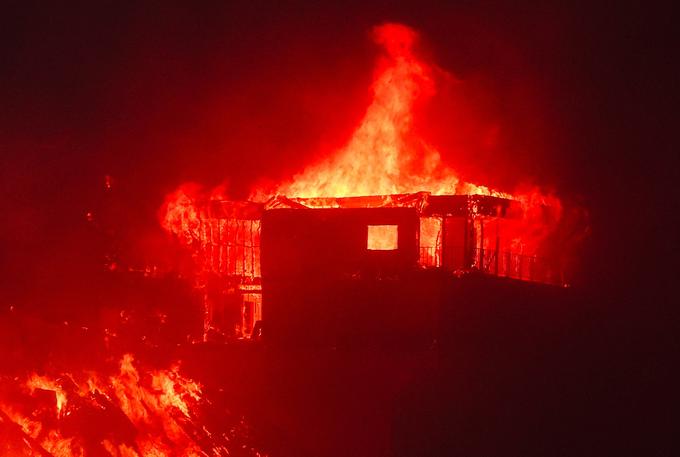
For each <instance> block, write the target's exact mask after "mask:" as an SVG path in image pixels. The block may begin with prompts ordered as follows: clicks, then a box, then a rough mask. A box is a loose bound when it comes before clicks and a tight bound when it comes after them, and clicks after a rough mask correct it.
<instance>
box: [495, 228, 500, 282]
mask: <svg viewBox="0 0 680 457" xmlns="http://www.w3.org/2000/svg"><path fill="white" fill-rule="evenodd" d="M500 255H501V239H500V236H499V235H498V219H496V262H495V263H496V265H495V270H496V276H498V262H499V260H500V259H499V257H500Z"/></svg>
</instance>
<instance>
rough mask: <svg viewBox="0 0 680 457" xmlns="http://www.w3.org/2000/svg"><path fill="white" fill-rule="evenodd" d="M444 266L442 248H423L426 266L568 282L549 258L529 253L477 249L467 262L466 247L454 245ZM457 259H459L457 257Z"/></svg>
mask: <svg viewBox="0 0 680 457" xmlns="http://www.w3.org/2000/svg"><path fill="white" fill-rule="evenodd" d="M449 254H450V255H447V257H446V258H447V260H446V261H445V262H444V263H443V265H442V257H441V256H442V254H441V250H440V249H438V248H435V247H431V246H421V247H420V258H419V264H420V265H421V266H423V267H430V268H432V267H434V268H437V267H442V266H443V268H445V269H449V270H463V271H465V270H472V271H481V272H482V273H485V274H490V275H494V276H501V277H507V278H514V279H520V280H522V281H533V282H541V283H547V284H560V285H561V284H564V278H563V275H562V273H561V270H560V268H559V266H558V265H557V264H556V263H555V262H553V261H550V260H549V259H546V258H543V257H538V256H527V255H521V254H515V253H512V252H508V251H506V252H501V253H500V255H499V254H498V252H497V251H496V250H495V249H480V248H475V249H472V250H471V251H470V252H469V255H470V258H469V259H468V260H467V261H466V260H465V256H464V254H463V248H462V247H455V246H454V247H451V248H450V251H449ZM454 259H457V260H454Z"/></svg>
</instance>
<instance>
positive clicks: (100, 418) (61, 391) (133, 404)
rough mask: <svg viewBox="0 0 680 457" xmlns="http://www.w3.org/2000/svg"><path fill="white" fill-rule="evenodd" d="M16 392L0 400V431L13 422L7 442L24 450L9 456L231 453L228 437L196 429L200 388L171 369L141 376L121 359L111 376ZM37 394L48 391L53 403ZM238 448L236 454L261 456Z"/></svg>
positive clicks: (50, 381) (27, 385)
mask: <svg viewBox="0 0 680 457" xmlns="http://www.w3.org/2000/svg"><path fill="white" fill-rule="evenodd" d="M22 387H23V389H24V392H25V393H27V394H28V397H24V396H22V397H21V398H17V397H16V395H14V396H10V398H8V399H5V398H0V425H7V426H8V427H9V426H11V425H12V424H13V426H14V428H15V429H14V431H13V436H14V437H15V441H17V442H20V443H22V446H24V448H25V449H24V451H23V452H21V453H18V454H17V455H26V456H29V455H52V456H54V457H74V456H85V455H92V454H96V455H111V456H115V457H145V456H157V457H166V456H168V457H169V456H175V455H182V456H196V457H198V456H201V457H205V456H210V455H215V456H221V455H231V454H230V452H233V450H232V451H230V450H229V449H228V448H227V442H228V441H229V439H230V437H228V436H227V435H226V434H222V435H219V434H211V433H210V432H209V431H208V430H207V428H206V427H205V425H203V424H202V423H201V421H200V418H199V417H198V413H197V407H198V406H200V405H201V404H204V403H205V400H204V399H203V392H202V387H201V385H200V384H198V383H196V382H195V381H193V380H191V379H188V378H186V377H184V376H182V375H181V374H180V373H179V366H178V365H177V364H175V365H173V366H171V367H170V368H169V369H161V370H152V371H151V372H150V376H142V375H140V373H139V371H138V369H137V367H136V366H135V360H134V357H133V356H132V355H131V354H125V355H124V356H123V357H122V359H121V360H120V363H119V369H118V372H117V373H115V374H113V375H111V376H102V375H100V374H98V373H90V374H89V375H87V378H86V379H85V380H84V381H83V382H82V383H80V384H78V383H76V382H75V381H74V377H73V376H71V375H65V376H62V377H59V378H50V377H48V376H43V375H38V374H36V373H33V374H31V375H30V376H28V377H27V379H26V380H25V381H24V382H23V384H22ZM38 392H43V393H48V394H49V393H53V394H54V397H52V398H53V400H52V401H51V402H50V400H49V397H50V396H49V395H47V396H45V395H44V394H40V395H39V394H38ZM46 399H47V400H46ZM40 400H42V401H40ZM93 421H94V423H92V422H93ZM5 423H7V424H5ZM233 433H237V431H235V430H231V431H230V434H233ZM0 438H2V434H0ZM10 438H12V436H10ZM3 439H7V438H3ZM244 449H246V446H242V447H241V449H239V450H238V452H244V454H243V455H261V454H259V453H258V452H257V451H255V450H254V449H246V451H244ZM250 451H252V452H250ZM46 453H47V454H46ZM239 455H241V454H239Z"/></svg>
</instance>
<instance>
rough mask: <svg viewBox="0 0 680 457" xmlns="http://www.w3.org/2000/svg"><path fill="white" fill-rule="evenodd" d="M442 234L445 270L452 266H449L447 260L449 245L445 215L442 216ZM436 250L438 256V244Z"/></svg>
mask: <svg viewBox="0 0 680 457" xmlns="http://www.w3.org/2000/svg"><path fill="white" fill-rule="evenodd" d="M441 233H442V235H441V236H442V241H441V246H442V250H441V266H442V268H443V269H445V268H447V266H450V265H448V264H447V259H446V254H447V251H448V249H447V244H448V243H447V241H446V216H445V215H443V216H442V231H441ZM434 249H435V255H436V251H437V245H436V242H435V247H434Z"/></svg>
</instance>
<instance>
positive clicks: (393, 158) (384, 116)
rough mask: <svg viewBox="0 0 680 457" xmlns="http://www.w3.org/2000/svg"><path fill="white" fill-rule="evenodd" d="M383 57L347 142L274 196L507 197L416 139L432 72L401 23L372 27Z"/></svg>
mask: <svg viewBox="0 0 680 457" xmlns="http://www.w3.org/2000/svg"><path fill="white" fill-rule="evenodd" d="M374 39H375V41H376V42H377V43H378V44H380V45H382V47H383V50H384V52H383V55H382V56H381V58H380V63H379V65H378V70H377V72H376V76H375V79H374V81H373V85H372V93H373V99H372V102H371V104H370V105H369V106H368V108H367V110H366V113H365V114H364V117H363V119H362V120H361V122H360V124H359V126H358V127H357V129H356V130H355V131H354V133H353V134H352V136H351V138H350V139H349V141H348V143H347V144H346V145H345V146H344V147H343V148H342V149H340V150H339V151H337V152H336V153H335V154H334V155H332V156H331V157H328V158H326V159H324V160H322V161H321V162H318V163H316V164H313V165H312V166H309V167H307V168H306V169H305V170H304V171H303V172H302V173H301V174H298V175H296V176H294V177H293V179H292V180H291V181H289V182H286V183H284V184H282V185H280V186H279V187H278V189H277V193H278V194H281V195H286V196H289V197H307V198H309V197H354V196H364V195H388V194H404V193H415V192H421V191H428V192H431V193H432V194H435V195H441V194H455V193H465V194H485V195H496V196H504V197H509V195H507V194H503V193H502V192H496V191H492V190H490V189H488V188H486V187H484V186H476V185H473V184H469V183H465V182H462V181H461V180H460V179H459V177H458V175H457V174H456V173H455V172H454V171H453V170H452V169H451V168H449V167H448V166H446V165H445V164H444V163H443V162H442V160H441V157H440V154H439V151H437V150H436V149H435V148H434V147H433V146H432V145H430V144H428V143H427V142H426V141H425V140H423V139H422V138H420V137H419V136H417V135H416V133H415V132H414V128H413V118H414V107H415V105H416V103H418V102H420V101H424V99H427V98H428V97H431V96H432V95H434V93H435V87H434V83H433V80H432V77H431V73H432V68H431V67H430V66H428V65H427V64H426V63H424V62H422V61H421V60H419V59H418V57H417V56H416V54H415V53H414V50H413V48H414V45H415V43H416V41H417V39H418V36H417V34H416V32H415V31H414V30H413V29H411V28H409V27H406V26H404V25H400V24H385V25H382V26H379V27H376V28H375V29H374Z"/></svg>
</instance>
